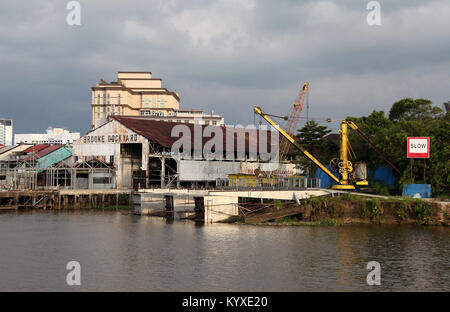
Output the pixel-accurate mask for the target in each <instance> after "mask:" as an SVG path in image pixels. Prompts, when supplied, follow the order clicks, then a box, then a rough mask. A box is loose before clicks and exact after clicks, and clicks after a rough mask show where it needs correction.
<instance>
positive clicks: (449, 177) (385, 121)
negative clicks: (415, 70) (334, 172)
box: [347, 98, 450, 196]
mask: <svg viewBox="0 0 450 312" xmlns="http://www.w3.org/2000/svg"><path fill="white" fill-rule="evenodd" d="M347 119H349V120H352V121H353V122H355V123H356V125H358V127H359V128H360V129H361V131H362V132H363V133H365V134H366V135H367V136H368V137H369V139H370V140H371V141H372V142H373V143H374V144H375V145H376V146H377V147H378V148H379V149H380V150H381V151H382V152H383V153H384V154H385V155H386V156H387V157H388V158H389V159H390V161H391V162H392V163H393V164H394V165H395V166H396V167H397V168H399V170H400V171H401V174H397V173H395V176H396V181H397V185H396V189H395V191H396V193H397V194H399V193H400V192H401V190H402V189H403V184H405V183H427V184H431V189H432V195H433V196H446V194H449V185H450V161H449V159H450V144H448V142H449V141H450V115H449V114H447V115H443V114H441V110H440V108H439V107H433V106H432V103H431V101H429V100H424V99H417V100H412V99H409V98H407V99H403V100H400V101H398V102H396V103H394V105H393V106H392V108H391V111H390V113H389V118H387V117H386V116H385V114H384V112H383V111H373V112H372V113H371V114H370V115H369V116H363V117H359V118H353V117H348V118H347ZM349 136H350V142H351V144H352V147H353V150H354V151H355V153H356V156H357V158H358V160H359V161H362V162H366V163H367V165H368V167H369V168H376V167H378V166H384V165H386V162H385V161H384V160H383V159H382V158H381V157H380V156H379V155H378V154H377V153H374V152H373V150H372V149H371V148H369V147H368V146H367V144H366V143H365V142H364V141H363V140H362V139H361V138H360V137H359V135H357V134H356V133H355V132H350V135H349ZM413 136H428V137H430V141H431V150H430V159H427V160H425V161H423V160H418V159H416V160H412V159H408V158H407V157H406V148H407V144H406V142H407V138H408V137H413ZM411 166H412V175H411ZM424 166H425V174H426V175H425V180H424ZM369 182H370V181H369ZM371 185H372V183H371ZM374 186H375V188H376V189H377V191H378V192H379V193H381V194H386V195H387V190H386V189H385V188H383V187H380V186H379V185H376V184H375V185H374Z"/></svg>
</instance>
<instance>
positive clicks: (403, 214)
mask: <svg viewBox="0 0 450 312" xmlns="http://www.w3.org/2000/svg"><path fill="white" fill-rule="evenodd" d="M395 214H396V216H397V218H398V219H399V220H400V221H405V220H406V219H407V218H408V211H407V206H406V205H400V206H399V207H397V210H396V211H395Z"/></svg>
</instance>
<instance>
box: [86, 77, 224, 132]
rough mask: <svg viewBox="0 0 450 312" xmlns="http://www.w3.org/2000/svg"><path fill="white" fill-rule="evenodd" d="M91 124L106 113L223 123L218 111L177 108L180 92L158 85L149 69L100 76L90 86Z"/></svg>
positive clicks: (100, 121) (104, 118)
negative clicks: (114, 76)
mask: <svg viewBox="0 0 450 312" xmlns="http://www.w3.org/2000/svg"><path fill="white" fill-rule="evenodd" d="M91 101H92V102H91V106H92V128H93V129H94V128H97V127H99V126H101V125H103V124H105V123H106V122H107V120H108V119H109V117H110V116H145V117H146V119H149V118H150V119H154V120H159V121H171V122H183V123H195V122H196V120H198V121H197V123H201V124H209V125H223V124H224V120H223V118H222V117H220V116H219V115H214V114H213V113H211V114H205V113H204V112H203V111H202V110H186V109H180V96H179V94H178V93H176V92H174V91H169V90H167V89H166V88H163V87H162V79H160V78H152V73H151V72H123V71H121V72H118V76H117V81H114V82H109V83H108V82H106V81H104V80H101V81H100V83H98V84H97V85H96V86H95V87H92V100H91Z"/></svg>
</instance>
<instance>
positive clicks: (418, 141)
mask: <svg viewBox="0 0 450 312" xmlns="http://www.w3.org/2000/svg"><path fill="white" fill-rule="evenodd" d="M408 158H430V138H429V137H422V138H408Z"/></svg>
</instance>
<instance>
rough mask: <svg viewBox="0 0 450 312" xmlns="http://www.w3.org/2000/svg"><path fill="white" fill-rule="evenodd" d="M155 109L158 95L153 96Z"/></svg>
mask: <svg viewBox="0 0 450 312" xmlns="http://www.w3.org/2000/svg"><path fill="white" fill-rule="evenodd" d="M153 108H156V95H154V96H153Z"/></svg>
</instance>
